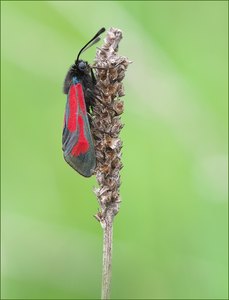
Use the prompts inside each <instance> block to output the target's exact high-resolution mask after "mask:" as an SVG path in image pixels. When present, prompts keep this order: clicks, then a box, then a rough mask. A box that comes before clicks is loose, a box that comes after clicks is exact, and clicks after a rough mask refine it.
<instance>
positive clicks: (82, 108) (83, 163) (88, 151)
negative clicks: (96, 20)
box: [62, 28, 105, 177]
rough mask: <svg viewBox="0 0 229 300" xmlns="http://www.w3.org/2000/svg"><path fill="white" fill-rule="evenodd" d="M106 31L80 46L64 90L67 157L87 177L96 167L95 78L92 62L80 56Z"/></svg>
mask: <svg viewBox="0 0 229 300" xmlns="http://www.w3.org/2000/svg"><path fill="white" fill-rule="evenodd" d="M104 31H105V28H101V29H100V30H99V31H98V32H97V33H96V35H95V36H94V37H93V38H92V39H91V40H90V41H89V42H88V43H87V44H86V45H85V46H84V47H83V48H82V49H81V50H80V52H79V54H78V55H77V58H76V61H75V63H74V64H73V65H72V66H71V67H70V69H69V71H68V73H67V75H66V78H65V81H64V94H67V103H66V109H65V117H64V129H63V137H62V149H63V154H64V159H65V160H66V162H67V163H68V164H69V165H70V166H71V167H72V168H73V169H74V170H76V171H77V172H79V173H80V174H81V175H83V176H85V177H90V176H91V175H93V173H94V170H95V167H96V157H95V149H94V142H93V138H92V135H91V130H90V114H91V113H92V112H93V105H94V102H95V98H94V97H95V96H94V87H95V84H96V79H95V76H94V74H93V71H92V68H91V67H90V66H89V64H88V63H87V62H86V61H83V60H81V59H79V57H80V55H81V53H82V52H83V51H85V50H86V49H88V48H89V47H90V46H92V45H93V44H95V43H96V42H98V41H99V40H100V38H99V35H100V34H101V33H103V32H104ZM88 115H89V118H88Z"/></svg>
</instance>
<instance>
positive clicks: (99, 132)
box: [91, 28, 130, 299]
mask: <svg viewBox="0 0 229 300" xmlns="http://www.w3.org/2000/svg"><path fill="white" fill-rule="evenodd" d="M121 39H122V31H121V30H119V29H116V28H110V29H109V30H108V32H107V35H106V38H105V39H104V44H103V46H102V47H101V48H99V49H98V50H97V53H96V58H95V66H94V67H95V70H96V80H97V84H96V100H95V106H94V110H93V119H92V126H91V129H92V134H93V137H94V142H95V151H96V160H97V168H96V171H95V174H96V178H97V182H98V184H99V187H98V188H95V189H94V192H95V194H96V196H97V199H98V202H99V205H100V211H99V212H98V213H97V214H96V215H95V218H96V219H97V220H98V221H99V222H100V224H101V226H102V228H103V230H104V243H103V277H102V299H109V293H110V281H111V252H112V225H113V218H114V216H115V215H116V214H117V213H118V211H119V205H120V202H121V201H120V194H119V189H120V184H121V183H120V170H121V168H122V163H121V149H122V141H121V140H120V138H119V133H120V131H121V129H122V127H123V124H122V123H121V119H120V115H121V114H122V113H123V109H124V103H123V101H122V100H120V97H122V96H124V89H123V84H122V80H123V78H124V77H125V71H126V69H127V67H128V65H129V63H130V61H129V60H128V59H127V58H126V57H123V56H119V55H118V53H117V51H118V45H119V42H120V40H121Z"/></svg>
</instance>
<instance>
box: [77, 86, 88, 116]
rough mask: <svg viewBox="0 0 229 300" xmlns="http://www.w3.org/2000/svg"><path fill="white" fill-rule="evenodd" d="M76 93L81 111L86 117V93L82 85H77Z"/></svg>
mask: <svg viewBox="0 0 229 300" xmlns="http://www.w3.org/2000/svg"><path fill="white" fill-rule="evenodd" d="M76 92H77V96H78V99H79V104H80V109H81V111H82V113H83V114H84V115H86V106H85V100H84V93H83V88H82V85H81V84H80V83H77V84H76Z"/></svg>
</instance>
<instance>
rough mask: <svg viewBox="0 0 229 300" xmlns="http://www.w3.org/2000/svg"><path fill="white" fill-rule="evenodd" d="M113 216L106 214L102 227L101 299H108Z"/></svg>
mask: <svg viewBox="0 0 229 300" xmlns="http://www.w3.org/2000/svg"><path fill="white" fill-rule="evenodd" d="M112 238H113V217H112V216H110V215H107V216H106V220H105V222H104V228H103V271H102V294H101V299H103V300H105V299H110V290H111V268H112Z"/></svg>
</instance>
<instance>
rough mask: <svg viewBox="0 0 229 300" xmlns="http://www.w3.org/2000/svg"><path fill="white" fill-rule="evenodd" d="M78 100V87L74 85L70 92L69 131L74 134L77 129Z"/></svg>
mask: <svg viewBox="0 0 229 300" xmlns="http://www.w3.org/2000/svg"><path fill="white" fill-rule="evenodd" d="M77 108H78V107H77V99H76V85H72V86H71V87H70V91H69V117H68V130H69V131H70V132H74V131H75V130H76V128H77V124H76V114H77Z"/></svg>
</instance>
